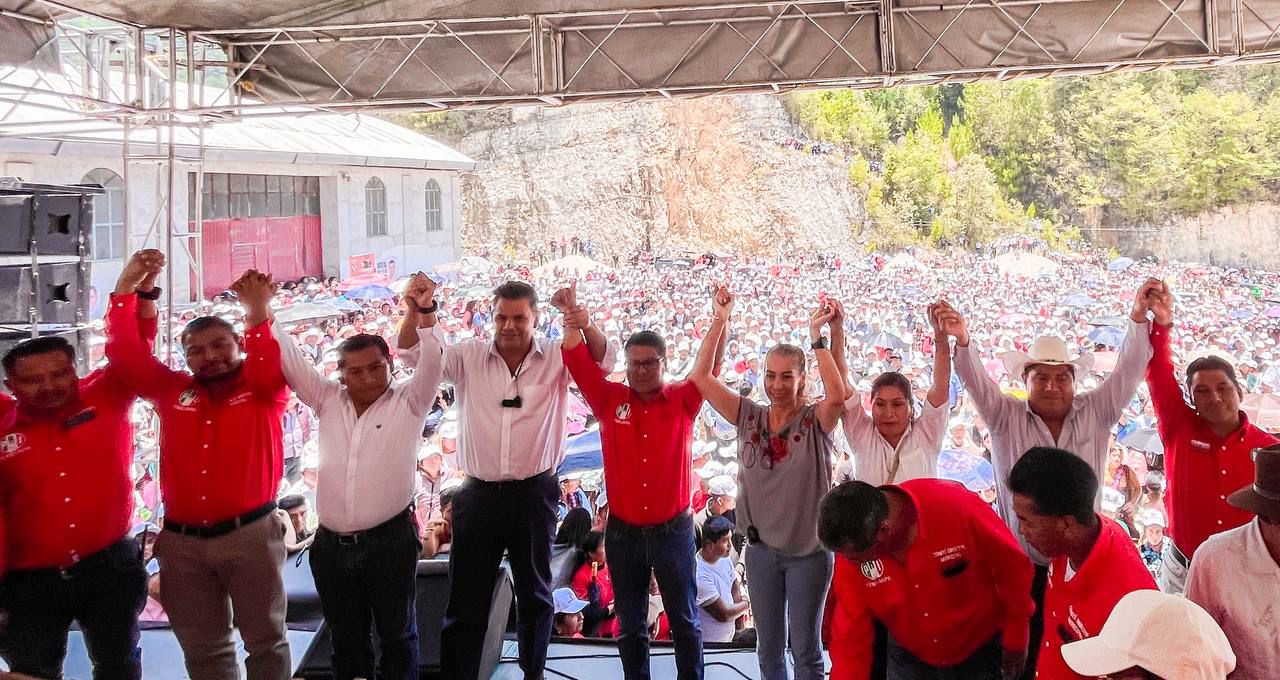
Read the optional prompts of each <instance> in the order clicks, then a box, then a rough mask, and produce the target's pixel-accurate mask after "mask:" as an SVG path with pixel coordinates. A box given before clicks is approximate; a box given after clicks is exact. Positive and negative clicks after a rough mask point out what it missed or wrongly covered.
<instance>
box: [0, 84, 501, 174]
mask: <svg viewBox="0 0 1280 680" xmlns="http://www.w3.org/2000/svg"><path fill="white" fill-rule="evenodd" d="M42 75H44V74H37V73H36V72H34V71H32V70H30V69H17V70H13V71H11V72H10V73H9V74H8V75H7V76H6V81H7V82H20V83H25V84H28V85H33V86H34V85H37V84H38V83H40V84H44V85H45V86H47V87H55V88H57V89H60V90H66V91H68V92H70V86H69V84H68V79H66V78H56V77H47V76H46V77H42ZM181 94H182V96H184V97H185V93H181ZM61 107H65V102H64V101H63V100H61V99H59V98H58V97H57V96H56V95H52V94H28V95H27V97H26V99H25V100H23V103H9V102H5V103H0V118H2V119H3V120H4V121H5V122H6V123H7V124H10V125H14V126H15V127H11V128H8V129H6V130H5V133H4V135H3V136H0V149H5V150H9V151H22V152H28V153H48V154H75V153H93V152H94V151H95V150H97V151H103V150H104V147H109V148H110V153H112V154H118V153H119V152H120V151H119V148H120V145H121V143H122V141H123V139H124V127H123V125H122V124H121V123H119V122H116V121H112V120H96V119H86V118H85V117H83V116H82V115H81V114H79V113H78V112H76V111H74V110H72V109H69V108H68V109H66V110H61V111H60V110H58V109H59V108H61ZM24 122H29V123H30V124H31V125H30V128H24V127H22V126H20V125H19V124H21V123H24ZM164 134H168V131H167V129H166V131H165V132H164ZM173 135H174V143H175V144H176V145H177V147H178V148H177V150H176V153H177V156H178V158H179V159H182V158H184V157H191V158H196V157H198V153H199V150H198V147H199V142H200V140H199V131H198V130H197V129H196V128H195V127H193V126H182V125H179V126H175V127H174V128H173ZM155 139H156V132H155V130H153V129H150V128H135V129H134V130H133V131H132V132H131V133H130V145H131V147H132V148H133V151H134V152H135V153H137V152H140V151H145V149H146V148H147V146H148V145H150V144H153V143H154V142H155ZM204 146H205V149H204V158H205V159H206V160H250V161H260V162H261V161H273V162H284V163H297V164H306V163H319V164H332V165H346V166H367V167H393V168H417V169H433V170H464V171H469V170H474V169H475V166H476V163H475V161H474V160H472V159H471V158H468V157H467V156H466V155H464V154H462V153H460V152H458V151H455V150H454V149H452V148H450V147H448V146H446V145H444V144H441V143H440V142H437V141H435V140H434V139H431V138H430V137H427V136H425V135H421V134H418V133H417V132H414V131H413V130H410V129H407V128H404V127H401V126H399V125H396V124H394V123H391V122H388V121H385V120H382V119H380V118H377V117H374V116H368V115H361V114H355V113H348V114H324V113H318V114H311V115H306V116H281V117H258V118H247V119H244V120H230V121H226V122H213V123H208V124H206V125H205V126H204Z"/></svg>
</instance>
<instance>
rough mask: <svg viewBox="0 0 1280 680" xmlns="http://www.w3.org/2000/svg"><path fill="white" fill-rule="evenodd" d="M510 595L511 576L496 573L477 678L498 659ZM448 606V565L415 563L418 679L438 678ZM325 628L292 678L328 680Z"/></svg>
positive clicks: (329, 667) (329, 651)
mask: <svg viewBox="0 0 1280 680" xmlns="http://www.w3.org/2000/svg"><path fill="white" fill-rule="evenodd" d="M513 600H514V594H513V592H512V589H511V576H510V574H509V572H508V571H507V569H506V568H505V567H504V568H502V569H499V570H498V577H497V580H496V581H495V583H494V586H493V599H492V601H491V603H490V607H489V627H488V632H486V633H485V639H484V652H483V655H484V656H483V658H482V659H481V661H480V677H482V678H488V677H490V676H492V675H493V672H494V671H495V670H496V669H497V668H498V660H499V658H501V656H502V640H503V636H504V634H505V633H506V629H507V618H508V616H509V615H510V613H511V604H512V602H513ZM448 602H449V563H448V562H446V561H442V560H427V561H421V562H418V645H419V655H418V676H419V677H420V678H429V679H433V680H434V679H435V678H440V677H442V676H441V674H440V631H441V629H442V628H443V627H444V609H445V605H446V604H448ZM330 640H331V638H330V635H329V629H328V627H327V626H325V625H323V624H321V626H320V628H319V629H318V630H317V631H316V636H315V637H314V638H313V639H312V641H311V646H310V647H308V648H307V651H306V654H305V656H303V658H302V662H301V663H300V664H299V666H298V670H297V671H296V672H295V673H294V674H293V675H294V677H298V678H305V679H306V680H330V679H331V678H333V666H332V664H331V654H332V643H331V641H330ZM373 649H374V654H375V655H378V653H379V652H378V636H377V633H376V631H375V632H374V635H373Z"/></svg>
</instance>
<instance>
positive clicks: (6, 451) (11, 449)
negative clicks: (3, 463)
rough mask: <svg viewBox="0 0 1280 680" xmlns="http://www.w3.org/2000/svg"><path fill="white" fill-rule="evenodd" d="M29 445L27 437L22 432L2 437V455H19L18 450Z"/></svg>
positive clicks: (0, 452)
mask: <svg viewBox="0 0 1280 680" xmlns="http://www.w3.org/2000/svg"><path fill="white" fill-rule="evenodd" d="M26 445H27V435H25V434H23V433H21V432H10V433H9V434H6V435H5V436H4V437H0V454H3V455H6V456H9V455H13V454H14V453H17V451H18V449H20V448H22V447H23V446H26Z"/></svg>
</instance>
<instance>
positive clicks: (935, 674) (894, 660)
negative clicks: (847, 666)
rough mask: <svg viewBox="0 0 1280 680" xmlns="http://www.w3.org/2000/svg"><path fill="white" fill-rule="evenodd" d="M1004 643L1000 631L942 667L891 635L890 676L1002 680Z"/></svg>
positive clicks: (893, 679)
mask: <svg viewBox="0 0 1280 680" xmlns="http://www.w3.org/2000/svg"><path fill="white" fill-rule="evenodd" d="M1003 661H1004V647H1003V646H1002V645H1001V644H1000V636H999V635H997V636H995V637H994V638H992V640H991V641H990V642H988V643H987V644H985V645H983V646H981V647H979V648H978V651H976V652H974V653H973V654H971V655H970V656H969V658H967V659H965V660H964V661H961V662H960V663H958V664H956V665H955V666H950V667H948V668H939V667H937V666H930V665H929V664H927V663H925V662H923V661H921V660H920V659H918V658H916V656H915V655H914V654H912V653H911V652H908V651H907V650H906V649H905V648H903V647H900V646H898V641H897V640H894V639H893V635H892V634H890V635H889V644H888V678H889V680H1000V676H1001V665H1002V663H1003Z"/></svg>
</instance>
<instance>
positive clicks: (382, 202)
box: [0, 106, 475, 316]
mask: <svg viewBox="0 0 1280 680" xmlns="http://www.w3.org/2000/svg"><path fill="white" fill-rule="evenodd" d="M3 108H4V109H5V110H7V109H8V108H9V107H7V106H6V107H3ZM18 108H19V110H18V111H17V112H15V115H14V116H11V117H10V120H13V119H14V118H27V117H28V116H30V117H32V118H33V122H34V121H36V120H38V121H41V122H44V121H48V120H49V115H50V114H49V112H48V111H47V110H38V109H32V110H31V111H26V110H25V109H28V108H30V107H24V106H19V107H18ZM56 115H57V114H55V116H56ZM154 139H155V133H154V131H152V130H145V131H143V130H138V131H135V133H134V134H132V135H131V136H130V140H131V142H130V154H131V155H132V156H134V157H136V156H137V155H139V154H146V153H148V150H149V149H150V148H151V147H152V146H153V142H154ZM122 140H123V131H122V129H121V128H120V127H119V126H118V125H114V124H111V123H102V122H97V121H88V122H85V123H84V124H83V126H78V125H70V126H62V127H51V128H50V129H49V130H48V131H47V132H46V131H39V132H35V133H31V134H22V135H21V136H0V174H2V175H4V176H16V177H21V178H23V179H24V180H26V181H31V182H43V183H59V184H63V183H70V184H77V183H98V184H102V185H103V186H104V187H105V188H106V189H107V192H106V195H104V196H101V197H99V198H97V199H95V201H96V203H95V214H94V239H93V241H94V245H93V248H92V252H93V260H94V262H93V284H94V287H95V288H96V290H97V291H100V292H102V293H105V292H106V291H109V290H110V289H111V288H112V287H114V282H115V278H116V277H117V276H118V275H119V272H120V269H121V267H122V266H123V263H124V258H125V257H127V256H128V255H129V254H130V253H132V252H133V251H135V250H137V249H139V248H144V247H159V248H161V249H165V233H166V232H165V223H166V220H167V219H168V211H167V209H166V208H165V206H164V196H165V194H166V187H167V182H168V172H167V171H166V170H164V166H163V164H161V163H158V162H154V161H153V162H148V161H146V160H137V159H136V158H135V159H134V160H131V161H130V162H129V163H128V166H129V167H128V172H127V179H128V182H129V187H130V188H129V203H130V205H128V206H125V204H124V203H125V192H124V181H125V175H126V171H125V167H124V166H125V162H124V155H123V153H122V148H121V147H122ZM174 140H175V147H176V149H177V152H176V155H177V158H178V160H179V163H178V164H177V166H176V167H178V168H179V169H180V172H179V174H177V175H176V176H177V178H178V182H177V183H176V188H175V190H174V194H175V200H174V207H175V209H176V210H175V212H174V215H175V220H174V222H175V224H174V233H176V234H184V236H180V237H177V238H175V240H176V241H178V243H176V244H175V245H174V248H173V252H172V253H171V255H170V261H171V267H172V271H173V275H174V280H173V286H172V288H173V291H172V292H173V293H174V296H175V297H174V299H175V300H176V301H192V300H195V299H198V298H200V297H202V295H201V294H203V297H209V296H210V295H212V294H216V293H217V292H219V291H221V290H223V289H224V288H225V287H226V286H227V284H229V283H230V282H231V281H232V280H233V279H234V277H235V276H236V275H238V274H239V273H240V272H242V271H244V270H245V269H247V268H250V267H254V268H257V269H260V270H264V271H271V272H272V273H273V274H275V275H276V278H277V280H289V279H295V278H299V277H301V276H304V275H305V276H337V277H340V278H346V277H348V276H349V275H350V274H351V269H350V262H351V261H352V258H355V259H356V260H357V261H360V260H364V261H368V260H373V261H374V262H376V267H377V269H378V271H379V272H385V273H386V274H387V275H388V276H389V278H390V279H394V278H396V277H398V276H402V275H403V274H404V273H406V272H412V271H416V270H419V269H429V268H430V267H432V266H434V265H437V264H440V263H442V262H448V261H452V260H455V259H457V258H458V257H459V256H460V255H461V253H460V246H461V197H460V186H459V185H460V182H459V174H460V173H462V172H466V171H470V170H473V169H474V168H475V162H474V161H473V160H471V159H470V158H468V157H466V156H464V155H463V154H461V153H458V152H457V151H454V150H453V149H451V148H449V147H447V146H445V145H443V144H440V143H438V142H436V141H434V140H432V139H430V138H428V137H425V136H423V135H420V134H418V133H416V132H413V131H412V130H408V129H406V128H403V127H400V126H398V125H395V124H393V123H390V122H387V121H384V120H381V119H378V118H373V117H369V116H363V115H356V114H350V115H335V114H318V115H309V116H299V117H280V118H259V119H253V120H247V121H235V122H225V123H218V124H216V125H213V126H211V127H207V128H206V129H205V132H204V146H205V152H204V162H203V168H204V173H205V174H204V191H203V194H202V195H201V197H200V198H201V200H200V201H199V203H201V204H202V206H201V207H202V210H201V212H202V215H203V220H201V222H202V224H199V225H197V220H196V219H195V209H196V204H197V200H196V193H197V192H196V189H195V187H196V178H197V174H196V171H197V169H198V168H199V167H200V165H199V163H197V162H196V161H195V160H194V159H196V158H198V137H197V132H196V130H194V129H192V128H183V127H180V128H176V131H175V138H174ZM184 158H186V159H191V160H188V161H184V160H183V159H184ZM126 210H128V218H129V219H128V224H129V225H130V226H129V229H128V231H129V233H125V231H126V229H125V224H126V220H125V211H126ZM196 233H200V234H203V236H202V237H200V238H193V237H188V236H185V234H196ZM360 256H365V257H360ZM368 256H372V257H368ZM193 265H194V266H193ZM197 267H198V268H199V270H200V272H201V273H202V274H203V279H204V281H203V291H200V290H197V289H198V288H199V286H198V277H197V273H196V272H197ZM102 297H105V295H103V294H91V298H93V299H94V300H95V301H97V304H96V305H95V306H96V307H98V309H95V310H93V312H94V316H96V315H97V314H99V313H100V312H101V309H100V307H101V301H100V299H99V298H102Z"/></svg>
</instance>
